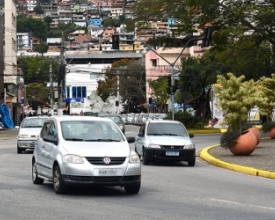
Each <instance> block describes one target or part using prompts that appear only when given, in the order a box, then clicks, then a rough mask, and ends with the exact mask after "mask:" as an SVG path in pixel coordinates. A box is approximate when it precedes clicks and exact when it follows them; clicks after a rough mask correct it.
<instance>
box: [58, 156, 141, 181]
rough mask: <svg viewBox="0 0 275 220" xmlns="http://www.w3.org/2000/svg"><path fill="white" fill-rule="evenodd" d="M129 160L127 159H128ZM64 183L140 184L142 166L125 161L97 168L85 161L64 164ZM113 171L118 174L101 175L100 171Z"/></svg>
mask: <svg viewBox="0 0 275 220" xmlns="http://www.w3.org/2000/svg"><path fill="white" fill-rule="evenodd" d="M126 160H127V159H126ZM60 168H61V173H62V176H63V181H64V183H65V184H67V185H109V186H124V185H135V184H139V183H140V176H141V164H140V163H134V164H130V163H128V161H125V162H124V163H123V164H121V165H117V166H104V165H103V166H101V165H100V166H95V165H92V164H90V163H89V162H87V161H85V162H84V164H64V163H63V164H62V166H60ZM102 170H103V171H106V170H111V171H112V172H113V171H115V172H116V174H115V175H114V174H113V173H112V174H110V173H109V174H106V175H102V174H100V171H102Z"/></svg>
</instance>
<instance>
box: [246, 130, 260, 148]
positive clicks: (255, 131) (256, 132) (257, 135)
mask: <svg viewBox="0 0 275 220" xmlns="http://www.w3.org/2000/svg"><path fill="white" fill-rule="evenodd" d="M249 130H251V131H252V132H253V133H254V134H255V136H256V139H257V145H258V144H259V143H260V141H261V133H260V131H259V129H258V128H256V127H252V128H249Z"/></svg>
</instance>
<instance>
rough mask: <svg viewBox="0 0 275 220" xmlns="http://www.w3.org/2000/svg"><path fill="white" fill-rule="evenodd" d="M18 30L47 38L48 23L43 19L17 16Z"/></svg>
mask: <svg viewBox="0 0 275 220" xmlns="http://www.w3.org/2000/svg"><path fill="white" fill-rule="evenodd" d="M17 32H31V33H32V36H36V37H39V38H41V39H43V40H46V38H47V34H48V31H47V24H46V23H45V22H44V21H42V20H41V19H36V18H32V17H26V16H19V17H18V18H17Z"/></svg>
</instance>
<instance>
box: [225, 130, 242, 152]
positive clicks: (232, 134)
mask: <svg viewBox="0 0 275 220" xmlns="http://www.w3.org/2000/svg"><path fill="white" fill-rule="evenodd" d="M240 135H241V132H239V131H227V132H225V133H223V135H222V136H221V139H220V144H221V147H223V148H230V147H231V146H233V145H235V144H236V140H237V139H238V137H240Z"/></svg>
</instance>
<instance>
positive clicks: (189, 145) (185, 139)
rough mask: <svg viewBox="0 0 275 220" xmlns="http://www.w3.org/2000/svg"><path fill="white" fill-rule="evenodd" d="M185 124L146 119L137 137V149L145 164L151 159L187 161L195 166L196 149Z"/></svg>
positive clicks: (191, 135)
mask: <svg viewBox="0 0 275 220" xmlns="http://www.w3.org/2000/svg"><path fill="white" fill-rule="evenodd" d="M192 137H194V135H193V134H190V135H189V134H188V132H187V130H186V128H185V127H184V125H183V124H182V123H180V122H178V121H168V120H163V121H158V120H152V121H146V122H145V124H144V125H142V126H141V127H140V130H139V133H138V136H137V137H136V142H135V149H136V152H137V154H138V155H139V156H140V157H142V158H143V164H144V165H148V164H150V162H151V161H173V162H181V161H187V162H188V165H189V166H195V163H196V149H195V144H194V143H193V142H192V141H191V139H190V138H192Z"/></svg>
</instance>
